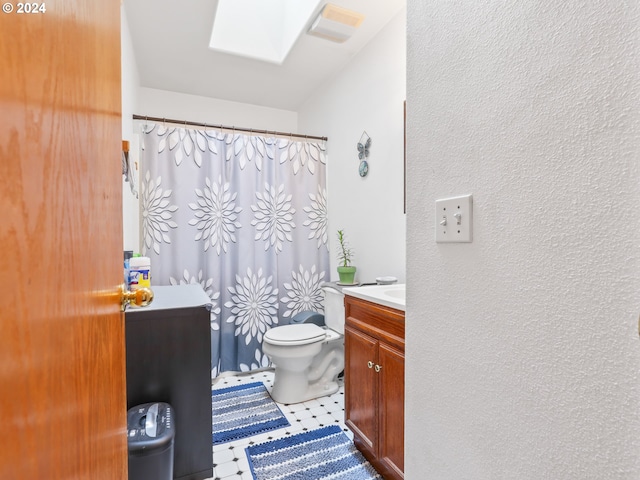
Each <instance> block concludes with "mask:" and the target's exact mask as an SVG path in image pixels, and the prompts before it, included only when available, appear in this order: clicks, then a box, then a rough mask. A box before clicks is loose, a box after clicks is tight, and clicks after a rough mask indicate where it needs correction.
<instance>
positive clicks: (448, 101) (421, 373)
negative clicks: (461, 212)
mask: <svg viewBox="0 0 640 480" xmlns="http://www.w3.org/2000/svg"><path fill="white" fill-rule="evenodd" d="M639 8H640V7H639V6H638V3H637V2H628V1H625V0H610V1H608V2H582V1H580V0H565V1H563V2H553V1H542V2H504V1H497V0H488V1H485V2H448V1H447V2H423V1H421V0H409V2H408V16H407V18H408V26H407V34H408V51H407V65H408V72H407V108H408V138H407V142H408V159H407V161H408V163H409V167H408V171H409V175H408V179H409V210H408V221H407V230H408V242H407V257H408V262H407V283H408V295H407V323H406V326H407V351H406V359H407V370H406V380H407V389H406V407H407V410H406V412H407V422H406V442H405V446H406V478H408V479H418V478H420V479H443V480H444V479H446V480H457V479H472V478H473V479H474V480H483V479H487V480H488V479H491V480H496V479H516V478H517V479H519V480H526V479H532V480H533V479H563V480H566V479H576V480H578V479H580V480H582V479H598V480H602V479H629V480H631V479H637V478H640V342H639V339H638V332H637V328H638V326H637V324H638V313H639V312H640V305H639V303H640V262H639V249H640V213H639V212H640V209H639V208H638V206H639V204H640V171H639V167H638V161H639V159H640V136H639V135H638V132H639V131H640V65H639V60H638V58H639V54H640V37H639V35H640V34H639V31H638V24H639V21H640V9H639ZM375 138H376V137H375V136H374V139H375ZM465 193H473V195H474V240H473V243H471V244H449V245H444V244H436V243H435V242H434V223H435V218H434V201H435V199H437V198H440V197H446V196H451V195H458V194H465Z"/></svg>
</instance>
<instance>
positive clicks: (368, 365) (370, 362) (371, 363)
mask: <svg viewBox="0 0 640 480" xmlns="http://www.w3.org/2000/svg"><path fill="white" fill-rule="evenodd" d="M367 367H369V368H373V362H372V361H371V360H369V361H368V362H367Z"/></svg>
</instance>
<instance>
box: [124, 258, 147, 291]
mask: <svg viewBox="0 0 640 480" xmlns="http://www.w3.org/2000/svg"><path fill="white" fill-rule="evenodd" d="M150 286H151V259H150V258H149V257H136V256H134V257H132V258H131V259H130V260H129V289H130V290H135V289H136V288H140V287H147V288H148V287H150Z"/></svg>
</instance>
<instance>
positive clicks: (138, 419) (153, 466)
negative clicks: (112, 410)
mask: <svg viewBox="0 0 640 480" xmlns="http://www.w3.org/2000/svg"><path fill="white" fill-rule="evenodd" d="M127 430H128V433H127V438H128V444H129V480H171V479H172V478H173V441H174V437H175V422H174V419H173V409H172V408H171V405H169V404H168V403H161V402H154V403H145V404H142V405H138V406H136V407H133V408H131V409H129V411H128V412H127Z"/></svg>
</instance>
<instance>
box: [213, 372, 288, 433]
mask: <svg viewBox="0 0 640 480" xmlns="http://www.w3.org/2000/svg"><path fill="white" fill-rule="evenodd" d="M211 413H212V423H213V444H214V445H218V444H220V443H226V442H231V441H233V440H238V439H239V438H245V437H249V436H251V435H256V434H258V433H263V432H268V431H270V430H275V429H277V428H283V427H287V426H289V425H290V423H289V420H287V418H286V417H285V416H284V415H283V414H282V411H281V410H280V408H279V407H278V405H276V403H275V402H274V401H273V400H272V399H271V396H270V395H269V392H268V391H267V389H266V388H265V386H264V385H263V384H262V383H261V382H255V383H247V384H245V385H236V386H235V387H229V388H221V389H214V390H211Z"/></svg>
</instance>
